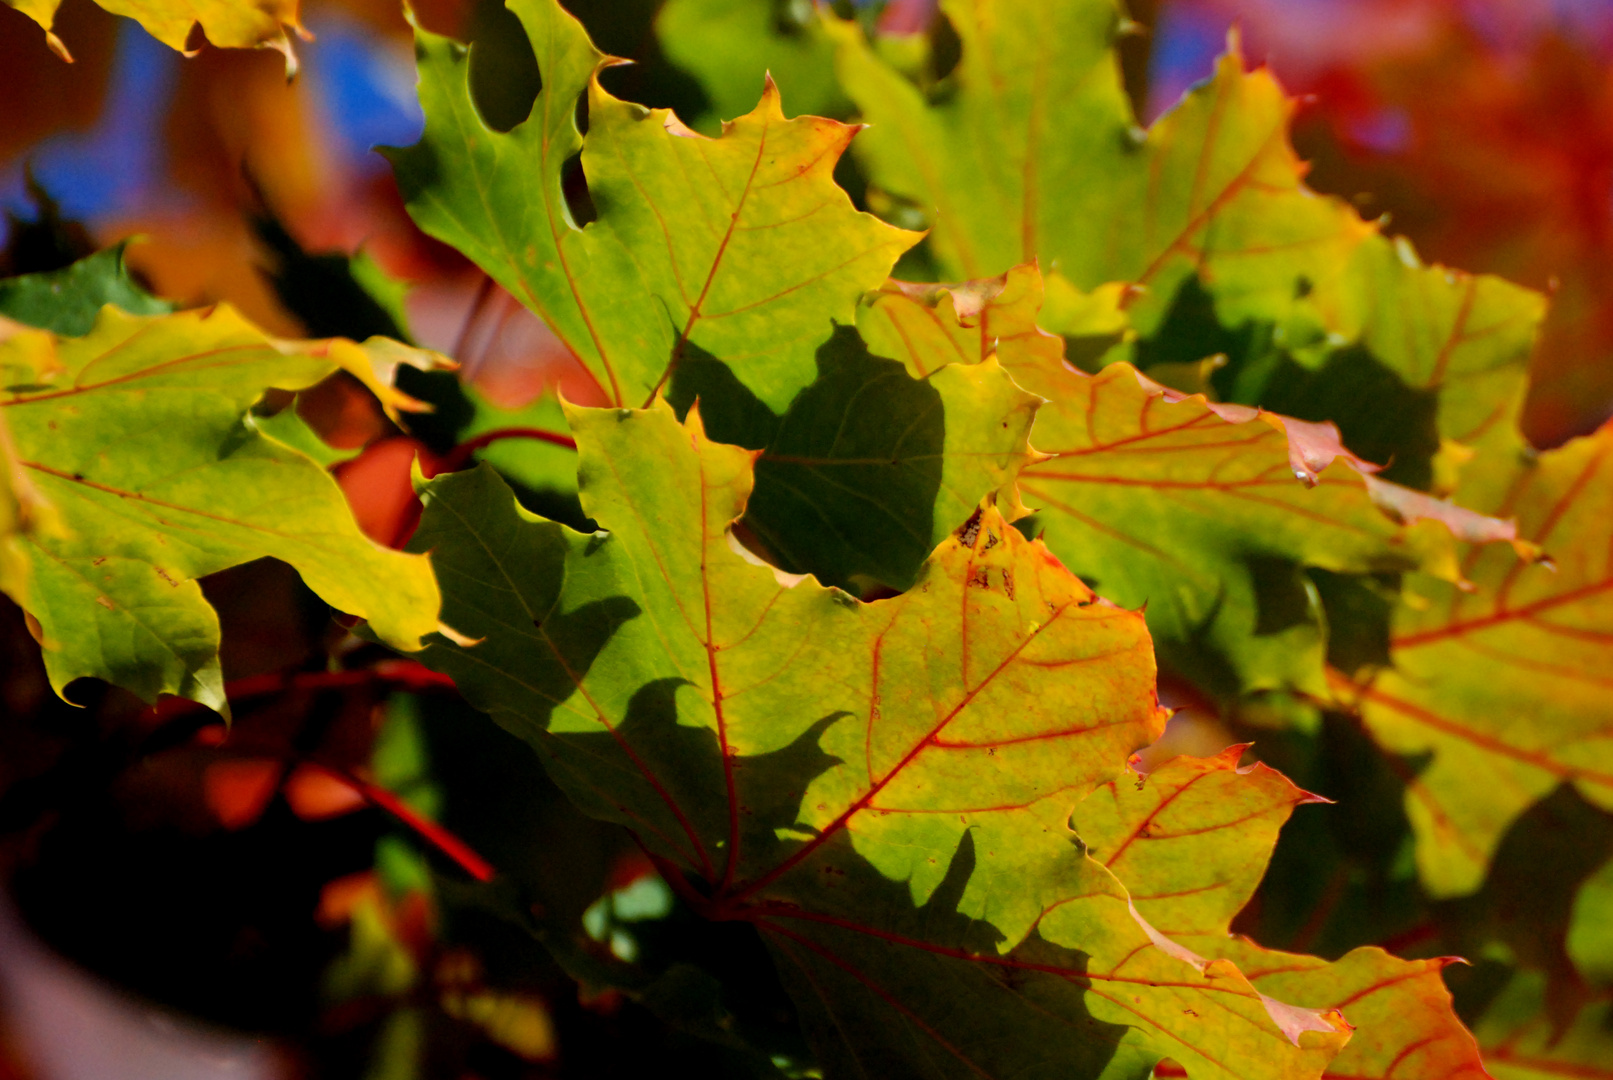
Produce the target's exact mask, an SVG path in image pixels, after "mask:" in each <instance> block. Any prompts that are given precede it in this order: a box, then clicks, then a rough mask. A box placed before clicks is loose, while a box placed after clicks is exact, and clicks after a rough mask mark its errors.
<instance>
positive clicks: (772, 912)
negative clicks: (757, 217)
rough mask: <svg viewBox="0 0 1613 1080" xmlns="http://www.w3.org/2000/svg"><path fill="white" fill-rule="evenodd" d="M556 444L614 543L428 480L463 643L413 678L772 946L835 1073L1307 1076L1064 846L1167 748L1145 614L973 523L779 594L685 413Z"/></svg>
mask: <svg viewBox="0 0 1613 1080" xmlns="http://www.w3.org/2000/svg"><path fill="white" fill-rule="evenodd" d="M569 418H570V421H571V426H572V430H573V431H574V433H575V434H576V437H577V440H578V444H579V450H580V472H579V477H580V480H579V482H580V489H581V494H582V499H583V506H584V509H585V511H586V512H587V513H588V514H589V515H590V516H591V517H593V518H595V519H597V520H598V521H600V522H601V523H602V524H603V525H605V526H606V527H608V528H610V529H611V531H610V532H608V533H598V534H595V535H593V536H583V535H579V534H576V533H572V532H570V531H569V530H567V529H565V528H563V527H562V526H559V525H555V524H553V523H549V522H544V521H541V520H540V519H536V518H534V517H533V516H531V515H528V514H526V513H525V512H523V511H521V510H520V509H519V508H518V507H516V506H515V504H514V502H513V499H512V498H511V495H510V493H509V491H508V489H507V488H505V487H504V485H503V484H502V482H500V481H499V480H498V479H497V478H496V477H495V476H494V475H493V474H491V473H490V472H488V471H486V470H479V471H478V472H476V473H473V474H458V475H452V476H445V477H440V478H438V479H437V480H435V481H433V482H432V483H431V484H430V485H429V487H428V488H427V489H426V492H425V499H426V503H427V509H426V512H425V515H424V517H423V519H422V522H421V527H420V531H419V533H418V534H417V535H416V537H415V539H414V541H413V542H412V543H413V545H414V546H415V547H417V548H420V549H424V548H428V547H429V548H430V549H431V550H432V551H433V552H434V554H435V557H436V559H437V564H438V565H439V567H440V575H441V580H442V582H443V586H444V596H445V604H446V608H445V617H446V618H448V619H449V620H451V621H455V623H456V625H457V626H458V627H459V628H460V629H461V630H462V632H463V633H465V634H469V635H473V636H475V637H479V638H481V639H482V640H481V641H480V643H479V644H475V645H470V646H462V645H456V644H454V643H452V642H449V641H447V640H445V639H435V640H434V641H433V643H432V644H431V646H430V647H429V648H428V649H426V650H425V651H424V652H423V653H422V654H421V655H422V658H423V659H424V661H425V662H426V663H427V664H429V665H431V666H433V667H435V668H437V669H439V670H442V671H445V672H448V673H451V674H452V675H453V677H454V679H455V682H456V684H457V685H458V686H459V687H460V688H461V690H462V692H463V693H464V694H465V695H466V697H467V699H468V700H469V701H471V702H472V703H473V704H475V705H476V706H477V707H478V708H481V709H483V710H484V711H486V712H488V713H489V714H491V715H492V716H493V717H494V718H495V719H496V720H498V721H499V722H500V723H501V724H503V725H504V726H506V727H507V728H509V729H510V730H512V731H513V732H515V733H517V734H518V735H520V736H522V737H523V738H525V739H527V740H528V741H529V742H531V743H532V744H533V746H534V747H535V748H536V749H537V750H538V751H539V753H540V754H541V755H542V757H543V758H544V760H545V761H546V763H547V764H548V766H549V768H550V770H551V772H552V773H553V775H554V776H555V778H556V780H557V781H558V782H559V783H560V784H561V785H562V787H564V788H565V789H566V790H567V792H568V793H569V794H570V795H571V796H572V797H573V799H574V800H575V801H576V802H577V803H578V804H579V805H580V806H581V807H583V808H584V809H585V810H586V811H587V812H589V813H591V814H593V815H595V816H598V817H602V818H605V819H606V820H611V821H616V822H619V823H621V824H623V825H626V826H627V827H628V828H630V829H632V830H633V831H634V833H635V835H637V836H638V837H639V838H640V840H641V841H642V842H643V843H644V844H645V845H646V847H647V848H648V849H649V850H650V851H651V852H653V853H654V854H655V856H656V857H657V858H658V859H659V860H661V864H662V865H663V867H664V868H665V870H666V872H667V873H668V875H669V876H670V877H671V878H672V879H673V880H674V882H675V883H676V884H679V886H680V887H683V883H684V878H683V877H682V875H683V874H684V873H687V874H688V875H690V876H691V877H692V878H694V879H695V880H696V881H697V882H699V884H698V885H694V884H691V885H689V886H688V887H687V890H686V891H687V892H688V895H689V897H690V899H691V902H693V903H695V904H696V906H697V908H699V909H700V910H702V911H704V912H705V913H707V914H708V915H710V916H712V917H716V918H723V919H742V920H746V921H749V922H751V923H753V924H755V925H756V926H757V928H758V929H759V930H760V931H761V932H762V933H763V935H764V938H765V939H766V940H767V941H768V943H769V944H770V945H771V946H772V947H773V949H774V950H775V955H776V956H777V957H778V958H779V960H780V963H781V969H782V972H783V975H784V978H785V980H786V982H787V983H788V984H789V985H790V987H791V989H792V993H793V995H794V996H795V998H796V1001H797V1002H798V1004H799V1005H800V1007H801V1008H802V1009H803V1010H804V1012H805V1015H806V1023H807V1027H808V1030H809V1031H810V1032H811V1034H812V1037H813V1038H814V1040H815V1042H816V1043H817V1045H818V1046H819V1049H820V1052H821V1053H822V1055H823V1059H824V1061H825V1062H826V1064H827V1065H828V1067H829V1069H830V1071H831V1072H832V1073H835V1074H839V1073H841V1072H846V1071H848V1070H855V1069H857V1068H858V1067H859V1066H857V1065H853V1064H852V1061H853V1060H857V1061H860V1062H861V1063H862V1065H861V1067H862V1068H864V1069H873V1070H874V1071H876V1072H879V1073H881V1074H884V1073H887V1072H890V1073H899V1074H920V1075H952V1074H954V1073H961V1072H963V1071H968V1070H971V1069H972V1070H973V1071H976V1072H979V1071H985V1072H989V1073H996V1072H1002V1071H1006V1072H1014V1071H1020V1070H1023V1069H1025V1068H1027V1067H1030V1066H1031V1065H1032V1063H1038V1062H1039V1063H1042V1067H1063V1068H1066V1069H1069V1070H1074V1071H1077V1072H1078V1073H1079V1074H1080V1075H1098V1074H1099V1073H1102V1074H1103V1075H1114V1076H1121V1075H1137V1076H1140V1075H1142V1074H1143V1073H1144V1072H1146V1070H1147V1069H1148V1067H1149V1066H1150V1065H1151V1064H1152V1063H1153V1062H1155V1061H1157V1060H1159V1059H1160V1058H1161V1057H1163V1056H1165V1055H1166V1054H1169V1055H1170V1056H1172V1057H1173V1058H1175V1059H1176V1060H1179V1061H1191V1062H1192V1063H1193V1064H1194V1067H1195V1068H1196V1069H1202V1074H1203V1075H1206V1076H1229V1077H1230V1076H1233V1075H1240V1076H1246V1077H1247V1076H1268V1075H1269V1076H1301V1075H1309V1076H1315V1075H1317V1074H1318V1073H1319V1072H1320V1070H1321V1068H1322V1066H1323V1064H1324V1063H1325V1062H1326V1060H1327V1059H1328V1058H1329V1057H1331V1056H1332V1054H1333V1052H1334V1051H1336V1049H1337V1047H1338V1046H1339V1045H1340V1044H1341V1043H1342V1041H1343V1038H1344V1034H1345V1031H1346V1030H1347V1028H1346V1026H1345V1025H1344V1024H1343V1023H1342V1021H1339V1020H1338V1019H1337V1018H1336V1017H1334V1016H1332V1015H1331V1014H1326V1013H1317V1012H1315V1011H1311V1010H1299V1009H1292V1008H1289V1007H1284V1006H1281V1005H1279V1004H1278V1003H1276V1002H1268V1001H1266V1000H1265V999H1262V998H1261V997H1260V995H1259V994H1258V993H1257V992H1255V991H1254V990H1253V989H1252V988H1251V987H1250V986H1249V985H1248V983H1247V981H1246V980H1245V979H1244V978H1243V977H1242V975H1241V974H1239V972H1238V970H1237V968H1236V966H1235V965H1233V964H1231V963H1227V962H1224V961H1223V962H1220V963H1210V962H1208V961H1203V960H1201V959H1199V958H1197V957H1194V956H1192V955H1191V954H1189V953H1187V952H1185V951H1184V950H1182V949H1181V948H1180V947H1179V946H1176V945H1174V944H1173V943H1171V942H1169V941H1167V940H1166V939H1165V938H1163V937H1161V936H1159V935H1158V934H1157V933H1156V932H1154V931H1153V930H1152V929H1151V928H1150V927H1148V926H1147V924H1146V923H1144V922H1141V921H1139V920H1138V919H1137V918H1136V917H1134V916H1133V914H1132V911H1131V908H1130V905H1129V901H1128V897H1127V896H1126V893H1125V890H1124V889H1123V888H1122V887H1121V886H1120V884H1119V882H1118V881H1117V880H1116V879H1115V878H1114V877H1113V876H1112V875H1110V874H1109V873H1108V872H1107V871H1105V870H1103V869H1102V868H1101V867H1099V866H1098V865H1097V864H1096V863H1094V862H1092V861H1091V860H1089V859H1086V858H1084V857H1083V856H1082V855H1081V853H1080V851H1079V849H1078V848H1077V847H1076V846H1075V845H1074V837H1073V834H1071V833H1070V832H1069V831H1068V828H1067V827H1066V825H1065V822H1066V821H1067V819H1068V818H1069V815H1070V811H1071V808H1072V807H1073V806H1074V805H1075V804H1076V802H1077V801H1078V800H1079V799H1080V797H1081V796H1082V795H1083V794H1085V792H1086V791H1087V790H1089V789H1090V788H1091V787H1092V786H1093V785H1094V784H1096V783H1098V782H1101V781H1102V780H1104V779H1107V778H1108V777H1110V776H1112V775H1114V773H1115V771H1116V769H1117V767H1118V766H1119V764H1120V763H1121V762H1122V761H1123V759H1124V756H1125V754H1126V753H1127V752H1128V751H1129V749H1130V748H1132V747H1135V746H1137V745H1140V744H1141V743H1143V742H1146V741H1148V740H1150V739H1151V738H1153V737H1154V736H1155V735H1157V733H1158V731H1159V730H1160V724H1161V719H1162V714H1161V713H1160V711H1159V710H1158V708H1157V706H1156V704H1155V699H1154V694H1153V674H1154V672H1153V663H1152V658H1151V649H1150V647H1149V641H1148V636H1147V632H1146V631H1145V629H1144V628H1143V623H1142V619H1141V617H1140V616H1138V615H1137V614H1135V613H1132V612H1128V611H1125V610H1123V609H1120V608H1116V607H1113V606H1111V605H1109V604H1107V603H1105V602H1103V601H1101V600H1099V599H1098V598H1097V597H1096V596H1095V595H1094V594H1093V593H1092V592H1091V591H1090V590H1089V589H1087V588H1086V587H1085V586H1083V585H1082V584H1081V583H1080V581H1078V580H1077V579H1076V578H1074V577H1073V576H1072V575H1070V574H1069V573H1068V572H1067V571H1066V570H1065V569H1064V568H1063V567H1062V566H1060V565H1059V563H1058V562H1057V560H1056V559H1054V558H1053V557H1052V556H1051V555H1050V554H1049V553H1048V552H1047V551H1046V549H1045V548H1043V547H1042V546H1041V545H1040V544H1039V543H1037V542H1035V541H1029V540H1025V539H1024V538H1023V537H1021V536H1020V535H1019V534H1018V533H1017V532H1016V531H1015V530H1013V529H1012V528H1011V527H1009V526H1008V525H1007V523H1006V522H1005V520H1004V519H1003V517H1002V515H1001V514H1000V513H998V512H997V511H996V509H995V508H994V507H992V506H991V505H989V504H988V505H985V506H983V507H982V508H981V509H980V511H979V512H978V513H977V514H976V515H975V516H973V517H972V518H971V519H970V520H969V522H968V523H967V524H966V525H965V526H964V527H963V528H962V529H960V530H959V532H958V534H957V535H956V536H953V537H950V538H949V539H947V540H946V541H945V542H943V543H942V544H941V545H940V546H939V547H938V548H937V549H936V552H935V553H934V555H933V556H932V557H931V559H930V560H929V562H928V563H927V564H926V565H925V567H924V569H923V570H922V571H921V573H920V575H919V580H918V582H917V583H916V584H915V585H914V586H913V588H912V589H911V590H909V591H908V592H906V593H904V594H902V595H900V596H896V597H893V598H890V599H887V600H881V601H877V602H874V603H861V602H858V601H856V600H854V599H852V598H850V597H848V596H846V595H845V594H844V593H842V592H840V591H838V590H836V589H832V588H826V587H824V586H822V585H819V584H818V583H817V582H815V581H814V580H812V579H811V578H805V579H802V578H791V577H781V576H780V575H779V573H778V572H777V571H775V570H774V569H772V568H770V567H767V566H765V565H761V564H759V561H758V560H757V559H755V557H754V556H750V555H748V554H747V553H746V552H744V550H743V549H742V548H739V547H738V546H737V544H736V542H735V541H734V540H733V539H732V537H731V534H730V532H729V527H730V525H731V523H733V522H734V521H735V520H736V519H737V518H739V517H740V515H741V513H742V512H743V510H744V503H745V499H746V496H747V495H748V493H749V490H750V487H751V482H752V470H751V463H752V460H753V458H754V454H753V453H752V452H749V451H745V450H742V449H740V448H737V447H732V446H725V445H722V444H717V443H712V442H710V441H709V440H707V439H706V437H705V435H704V432H703V430H702V427H701V424H700V420H699V413H698V412H696V411H691V413H690V414H689V417H688V420H687V422H686V423H685V424H683V425H680V424H678V423H677V421H676V419H675V417H674V416H673V414H672V413H671V411H670V410H669V409H668V408H667V407H666V406H657V407H656V408H654V409H651V410H648V411H642V412H639V411H628V410H614V409H605V410H581V409H572V410H570V411H569ZM960 1002H968V1003H969V1004H968V1006H967V1007H966V1010H965V1012H964V1013H962V1014H960V1011H959V1009H960V1006H959V1003H960ZM976 1012H978V1014H979V1015H978V1018H971V1019H970V1020H968V1021H967V1022H962V1016H966V1015H970V1014H974V1013H976ZM1106 1069H1107V1070H1110V1071H1105V1070H1106Z"/></svg>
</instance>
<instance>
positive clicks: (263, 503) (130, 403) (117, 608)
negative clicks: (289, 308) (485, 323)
mask: <svg viewBox="0 0 1613 1080" xmlns="http://www.w3.org/2000/svg"><path fill="white" fill-rule="evenodd" d="M408 355H409V354H408V352H407V351H406V350H404V349H403V347H402V346H398V345H396V344H395V343H391V344H390V345H389V344H388V343H385V342H381V341H376V342H373V343H371V344H369V345H367V346H360V345H356V344H354V343H353V342H349V341H341V340H332V341H325V342H300V343H286V342H277V341H275V340H273V339H271V338H268V337H266V336H265V335H264V334H263V333H262V332H261V331H259V330H257V329H256V328H255V327H253V326H251V325H250V324H249V323H247V322H246V321H245V320H243V319H242V318H241V317H240V316H239V315H237V314H235V313H234V312H233V311H232V310H230V309H229V308H227V307H222V306H221V307H217V308H211V309H204V310H200V311H191V312H183V313H180V314H177V315H167V316H151V317H140V316H133V315H125V314H123V313H122V312H119V311H118V310H117V309H115V308H113V307H110V306H108V307H106V308H104V309H103V310H102V312H101V315H100V318H99V319H98V320H97V322H96V324H95V328H94V329H93V330H92V331H91V332H90V333H89V334H88V335H87V336H85V337H82V338H58V337H56V336H54V335H52V334H50V333H49V332H48V331H37V330H24V331H19V332H16V333H13V334H12V335H11V337H10V338H9V339H8V340H6V341H5V342H4V344H0V370H3V372H4V375H5V383H6V390H5V393H4V397H3V399H0V414H3V417H4V422H5V423H6V424H7V425H8V426H9V428H10V431H11V439H12V443H13V446H14V449H15V454H16V459H17V464H18V466H19V467H20V476H21V477H22V478H24V479H25V481H26V483H27V484H28V485H29V486H30V487H31V488H32V489H33V490H35V491H37V492H38V494H39V496H41V497H43V498H44V499H46V500H47V501H48V502H49V503H50V504H51V505H52V506H53V507H54V508H55V510H56V513H57V516H58V517H59V520H60V525H61V529H60V532H59V534H48V533H37V534H36V535H34V536H31V537H30V538H29V541H28V543H27V545H26V547H25V549H24V550H25V551H26V553H27V556H28V561H29V573H28V576H27V580H26V583H25V585H24V587H23V589H22V590H20V596H18V599H20V600H21V601H22V602H23V603H24V604H25V606H26V607H27V609H28V611H29V613H30V614H31V615H32V616H33V617H34V619H35V620H37V623H38V626H39V628H40V637H41V639H42V644H43V646H44V655H45V667H46V670H47V672H48V673H49V675H50V680H51V684H52V685H53V686H54V687H55V688H56V689H57V690H58V691H60V690H62V689H63V688H65V687H66V685H67V684H68V683H69V682H71V681H72V680H73V679H76V678H79V677H80V676H96V677H99V678H103V679H106V680H107V681H109V682H113V683H117V684H118V685H121V686H125V687H127V688H129V689H131V690H133V691H135V692H136V693H138V694H140V695H141V696H142V697H145V698H146V699H147V700H152V699H154V698H155V697H156V696H157V695H158V694H159V693H170V694H179V695H181V696H184V697H189V698H193V699H194V700H197V701H200V702H202V703H204V704H206V705H209V706H211V707H213V708H215V709H220V710H222V709H223V708H224V707H225V704H224V697H223V683H222V676H221V674H220V669H219V661H218V644H219V636H218V635H219V630H218V619H217V616H216V615H215V614H214V612H213V609H212V608H211V607H210V606H209V605H208V603H207V601H206V600H205V599H204V598H203V596H202V591H201V588H200V587H199V586H198V585H197V583H196V579H197V578H199V577H201V576H203V575H205V574H210V573H214V572H216V571H219V570H223V569H225V568H226V567H230V566H235V565H238V564H240V563H244V562H248V561H250V560H252V559H257V558H262V557H264V556H273V557H275V558H278V559H282V560H284V561H285V562H288V563H290V564H291V565H292V566H294V567H295V568H296V569H297V570H298V572H299V573H301V574H302V576H303V580H304V581H306V582H307V583H308V585H309V586H310V587H311V588H312V589H313V590H314V591H315V592H317V593H318V594H319V595H320V596H322V597H324V598H325V599H326V600H327V601H329V602H330V603H331V604H332V606H334V607H336V608H337V609H339V610H341V611H346V612H350V613H352V614H354V615H359V616H361V617H363V618H366V619H368V620H369V621H370V624H371V626H372V627H373V628H374V630H375V632H376V633H377V634H378V635H380V637H381V638H382V639H384V640H386V641H387V642H388V643H390V644H393V645H395V646H397V647H399V648H404V649H413V648H417V647H418V646H419V641H420V638H421V636H422V635H423V634H425V633H427V632H429V631H431V630H433V629H434V628H435V627H436V626H437V607H438V593H437V587H436V583H435V581H434V580H433V578H432V573H431V569H430V567H429V566H428V565H427V563H426V560H425V559H423V558H421V557H419V556H411V555H404V554H402V553H399V552H393V551H387V550H385V549H383V548H379V547H377V546H375V545H374V544H372V543H371V542H370V541H368V540H366V539H365V538H364V537H363V535H362V534H360V533H359V531H358V527H357V525H356V524H355V523H354V521H353V516H352V513H351V512H350V511H349V510H348V508H347V504H346V503H345V502H344V501H343V499H342V495H341V492H340V491H339V490H338V489H337V487H336V485H335V483H334V481H332V480H331V479H330V477H329V476H328V475H327V474H326V473H325V472H324V471H323V470H322V469H321V468H320V467H319V466H318V465H317V464H316V463H315V462H314V461H313V460H311V459H309V458H307V457H305V456H304V455H302V454H301V453H299V452H297V451H295V450H292V449H290V448H288V447H286V446H284V445H282V444H280V443H277V442H275V441H273V440H272V439H269V438H266V437H264V436H263V435H261V434H259V433H258V432H257V431H256V429H255V427H254V425H253V421H252V419H251V417H250V416H249V415H248V409H249V408H250V407H251V406H252V404H253V403H254V402H255V401H256V400H257V399H258V398H259V397H260V396H261V395H262V394H263V392H264V390H265V389H267V388H270V387H276V388H279V389H283V390H297V389H302V388H304V387H307V386H310V385H312V384H313V383H315V382H318V381H319V380H320V379H323V378H324V377H325V376H327V375H329V374H330V373H331V372H332V371H335V370H337V368H338V367H346V368H349V369H350V370H354V371H355V372H357V373H359V374H361V375H362V376H363V377H364V378H365V379H367V380H368V381H369V382H371V383H372V384H373V385H375V386H376V387H377V388H378V389H380V390H382V392H383V393H386V394H387V395H388V397H389V399H390V400H393V401H396V400H398V396H397V395H396V393H395V392H394V391H391V390H390V388H389V387H386V386H384V385H383V384H382V382H381V381H380V379H379V378H378V377H377V375H376V373H375V366H374V365H375V364H376V363H377V362H379V364H380V366H381V367H383V368H384V367H385V365H386V364H388V363H392V362H395V361H396V360H397V359H398V358H399V357H400V356H408ZM14 595H16V594H14Z"/></svg>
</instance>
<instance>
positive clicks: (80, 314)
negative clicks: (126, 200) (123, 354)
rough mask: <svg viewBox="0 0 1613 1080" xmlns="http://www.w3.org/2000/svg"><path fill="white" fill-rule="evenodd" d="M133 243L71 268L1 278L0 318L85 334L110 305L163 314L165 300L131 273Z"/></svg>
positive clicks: (167, 308)
mask: <svg viewBox="0 0 1613 1080" xmlns="http://www.w3.org/2000/svg"><path fill="white" fill-rule="evenodd" d="M128 247H129V241H127V240H124V241H122V242H120V243H117V244H113V245H112V246H111V247H109V248H105V249H103V250H101V251H97V252H96V253H95V254H93V255H90V256H87V257H85V258H83V259H80V260H78V261H77V262H75V263H73V264H71V265H70V266H66V267H63V268H62V269H60V270H51V271H48V272H45V273H38V274H20V275H18V276H16V277H9V278H0V316H4V317H6V318H8V319H15V320H16V321H18V322H20V323H26V324H27V325H29V326H37V327H39V328H40V329H42V330H53V331H55V332H56V333H58V334H66V335H68V336H70V337H81V336H83V335H84V334H87V333H89V332H90V330H91V329H92V328H93V327H94V326H95V318H96V316H97V315H99V314H100V313H101V308H102V307H103V306H105V305H106V304H115V305H117V306H118V307H119V308H122V309H123V310H124V311H127V312H128V313H129V314H131V315H165V314H167V313H168V312H170V311H172V310H173V306H172V305H171V304H169V303H167V302H166V301H163V300H159V299H157V298H156V297H154V296H152V295H151V294H150V293H148V292H146V290H145V289H143V288H141V287H140V285H139V284H138V283H137V282H136V281H135V280H134V279H133V278H132V277H130V276H129V268H128V265H127V262H126V260H125V257H124V253H125V252H126V251H127V250H128Z"/></svg>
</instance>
